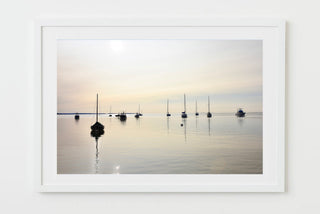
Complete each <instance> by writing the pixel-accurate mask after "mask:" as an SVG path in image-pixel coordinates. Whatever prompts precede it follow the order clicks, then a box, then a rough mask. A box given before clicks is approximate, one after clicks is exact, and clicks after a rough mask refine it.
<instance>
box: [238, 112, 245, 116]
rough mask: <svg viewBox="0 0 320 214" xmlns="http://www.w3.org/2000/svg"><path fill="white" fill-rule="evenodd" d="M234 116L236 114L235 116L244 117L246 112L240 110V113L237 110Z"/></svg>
mask: <svg viewBox="0 0 320 214" xmlns="http://www.w3.org/2000/svg"><path fill="white" fill-rule="evenodd" d="M236 116H237V117H245V116H246V113H245V112H242V113H241V112H237V113H236Z"/></svg>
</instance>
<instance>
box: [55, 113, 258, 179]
mask: <svg viewBox="0 0 320 214" xmlns="http://www.w3.org/2000/svg"><path fill="white" fill-rule="evenodd" d="M57 118H58V119H57V120H58V147H57V154H58V157H57V158H58V162H57V164H58V167H57V171H58V174H96V173H97V174H111V173H113V174H261V173H262V171H263V170H262V114H259V113H251V114H250V113H248V116H246V117H245V118H237V117H235V116H234V114H213V117H212V118H210V119H208V118H207V117H206V115H205V114H204V113H201V114H200V115H199V116H198V117H196V116H194V115H191V114H189V115H188V118H187V119H182V118H181V117H180V115H178V114H173V115H172V116H171V117H169V118H167V117H166V116H165V115H160V114H144V116H142V117H140V118H139V119H136V118H134V116H133V115H128V119H127V121H125V122H121V121H120V120H119V119H118V118H116V117H114V116H113V117H111V118H110V117H108V116H107V115H103V116H100V117H99V118H100V119H99V120H100V122H101V123H102V124H103V125H104V126H105V133H104V134H103V135H102V136H101V137H99V138H98V139H96V138H94V137H92V136H91V135H90V131H91V130H90V126H91V125H92V124H93V123H94V122H95V117H94V115H80V120H78V121H76V120H74V116H72V115H58V116H57Z"/></svg>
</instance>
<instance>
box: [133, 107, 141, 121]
mask: <svg viewBox="0 0 320 214" xmlns="http://www.w3.org/2000/svg"><path fill="white" fill-rule="evenodd" d="M134 117H135V118H137V119H138V118H139V117H140V104H139V109H138V112H137V113H136V114H135V115H134Z"/></svg>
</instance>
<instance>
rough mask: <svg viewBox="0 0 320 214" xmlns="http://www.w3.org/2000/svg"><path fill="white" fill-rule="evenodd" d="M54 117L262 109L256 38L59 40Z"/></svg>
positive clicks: (260, 69) (260, 59)
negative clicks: (60, 115)
mask: <svg viewBox="0 0 320 214" xmlns="http://www.w3.org/2000/svg"><path fill="white" fill-rule="evenodd" d="M57 51H58V72H57V73H58V112H60V113H67V112H94V109H95V102H96V94H97V93H98V94H99V108H100V112H109V108H110V106H112V112H115V113H118V112H120V111H123V110H124V111H126V112H136V111H137V110H138V105H139V104H140V105H141V111H142V112H143V113H166V102H167V99H169V101H170V112H171V113H180V112H181V111H183V94H184V93H185V94H186V96H187V113H193V112H194V111H195V100H196V99H197V100H198V111H199V112H207V99H208V96H210V99H211V111H212V112H214V113H215V112H216V113H219V112H236V110H237V108H239V107H241V108H243V109H244V110H245V111H246V112H262V41H261V40H58V42H57Z"/></svg>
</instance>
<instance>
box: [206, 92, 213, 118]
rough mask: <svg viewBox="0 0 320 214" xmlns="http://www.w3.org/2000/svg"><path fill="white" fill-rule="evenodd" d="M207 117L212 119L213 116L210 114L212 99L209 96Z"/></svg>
mask: <svg viewBox="0 0 320 214" xmlns="http://www.w3.org/2000/svg"><path fill="white" fill-rule="evenodd" d="M207 117H208V118H210V117H212V114H211V112H210V97H209V96H208V113H207Z"/></svg>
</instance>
